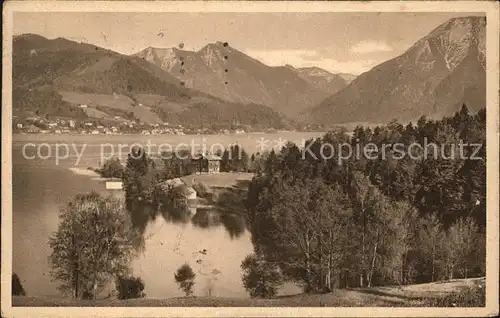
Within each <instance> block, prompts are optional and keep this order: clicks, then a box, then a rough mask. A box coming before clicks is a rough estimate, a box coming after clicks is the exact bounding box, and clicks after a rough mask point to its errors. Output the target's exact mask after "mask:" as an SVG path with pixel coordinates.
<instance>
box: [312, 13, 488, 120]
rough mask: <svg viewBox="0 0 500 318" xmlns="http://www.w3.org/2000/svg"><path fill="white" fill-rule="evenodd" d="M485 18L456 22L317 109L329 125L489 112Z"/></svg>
mask: <svg viewBox="0 0 500 318" xmlns="http://www.w3.org/2000/svg"><path fill="white" fill-rule="evenodd" d="M485 25H486V19H485V18H484V17H465V18H454V19H451V20H449V21H447V22H446V23H444V24H442V25H440V26H439V27H438V28H436V29H435V30H433V31H432V32H431V33H430V34H429V35H427V36H426V37H424V38H422V39H421V40H419V41H418V42H416V43H415V44H414V45H413V46H412V47H411V48H410V49H408V50H407V51H406V52H405V53H403V54H402V55H400V56H398V57H396V58H394V59H392V60H389V61H387V62H384V63H382V64H380V65H378V66H376V67H374V68H373V69H371V70H370V71H368V72H366V73H363V74H361V75H360V76H359V77H357V78H356V79H354V80H353V81H352V82H351V83H350V84H349V85H348V86H347V87H346V88H344V89H343V90H341V91H340V92H338V93H336V94H334V95H333V96H331V97H329V98H327V99H326V100H324V101H323V102H322V103H321V104H320V105H319V106H317V107H316V108H314V109H313V111H312V115H311V118H312V119H313V120H315V121H316V122H320V123H323V124H337V123H348V122H369V123H385V122H387V121H390V120H392V119H395V118H396V119H398V120H400V121H410V120H415V119H417V118H418V117H420V116H421V115H426V116H428V117H434V118H439V117H442V116H445V115H451V114H452V113H453V112H454V111H456V110H458V108H459V107H460V106H461V104H462V103H466V105H467V106H468V107H469V109H472V110H478V109H480V108H483V107H485V102H486V100H485V98H486V97H485V96H486V89H485V87H486V73H485V29H486V28H485Z"/></svg>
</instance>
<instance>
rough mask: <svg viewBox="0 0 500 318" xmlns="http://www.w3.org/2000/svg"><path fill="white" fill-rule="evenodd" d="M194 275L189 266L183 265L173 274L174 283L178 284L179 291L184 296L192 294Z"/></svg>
mask: <svg viewBox="0 0 500 318" xmlns="http://www.w3.org/2000/svg"><path fill="white" fill-rule="evenodd" d="M195 277H196V274H195V273H194V271H193V269H192V268H191V266H189V264H184V265H182V266H181V267H179V268H178V269H177V272H176V273H175V274H174V278H175V281H176V282H177V284H179V289H181V290H182V291H184V293H185V294H186V296H189V295H192V294H193V287H194V284H195V282H194V279H195Z"/></svg>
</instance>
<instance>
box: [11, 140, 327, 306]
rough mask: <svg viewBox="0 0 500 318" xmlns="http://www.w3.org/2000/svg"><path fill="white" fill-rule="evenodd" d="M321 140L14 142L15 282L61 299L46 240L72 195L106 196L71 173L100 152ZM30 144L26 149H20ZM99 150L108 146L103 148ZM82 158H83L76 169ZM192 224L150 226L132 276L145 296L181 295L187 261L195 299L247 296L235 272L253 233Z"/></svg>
mask: <svg viewBox="0 0 500 318" xmlns="http://www.w3.org/2000/svg"><path fill="white" fill-rule="evenodd" d="M320 135H321V133H292V132H282V133H275V134H246V135H223V136H219V135H217V136H215V135H214V136H203V137H202V136H139V135H131V136H126V135H106V136H80V135H70V136H62V135H14V136H13V153H12V155H13V156H12V161H13V171H12V174H13V271H14V272H16V273H17V274H18V275H19V276H20V278H21V280H22V284H23V286H24V288H25V290H26V292H27V293H28V295H33V296H35V295H43V296H49V295H59V292H58V290H57V282H53V281H52V279H51V276H50V268H49V264H48V256H49V255H50V252H51V251H50V249H49V246H48V244H47V242H48V238H49V236H50V235H51V233H52V232H53V231H55V230H56V229H57V225H58V213H59V209H60V208H61V207H62V206H64V205H65V204H66V203H67V202H68V201H69V200H71V198H72V197H74V196H75V195H76V194H78V193H82V192H90V191H92V190H95V191H98V192H100V193H103V194H106V193H110V192H108V191H107V190H106V189H105V186H104V183H103V182H102V181H99V180H96V178H93V177H92V176H88V175H80V174H78V173H74V172H72V170H70V169H71V168H73V169H76V170H74V171H84V169H86V168H87V167H89V166H93V167H96V166H98V165H99V163H100V160H101V158H100V157H101V156H100V154H101V149H103V151H102V153H104V154H105V155H106V156H108V155H110V152H116V151H117V150H116V149H118V145H120V144H121V145H129V146H130V145H132V144H133V143H139V144H141V145H146V144H147V143H148V141H149V142H150V143H154V144H157V145H159V144H164V143H168V144H169V145H177V144H179V143H184V144H188V145H189V144H191V143H192V142H193V141H194V142H195V143H204V144H205V145H207V146H208V147H210V145H212V144H215V143H220V144H222V145H228V144H230V143H235V142H237V143H238V144H240V145H241V146H242V147H243V148H244V149H245V150H246V151H247V152H248V153H254V152H262V151H263V150H265V149H263V147H261V145H262V140H263V141H264V142H266V141H267V145H269V147H273V146H276V145H279V144H280V143H282V142H283V141H284V140H289V141H294V142H298V143H300V142H301V141H302V140H303V139H308V138H311V137H315V136H320ZM203 138H205V140H204V141H203V140H202V139H203ZM280 138H281V139H280ZM63 143H64V144H67V145H68V149H69V153H68V156H67V158H65V159H60V160H59V161H57V160H56V158H55V157H56V156H55V153H56V151H55V149H56V144H63ZM27 144H30V145H29V146H28V147H24V146H25V145H27ZM42 144H43V146H42V147H39V146H41V145H42ZM103 144H108V145H107V146H105V147H103V148H102V146H101V145H103ZM23 147H24V150H25V155H27V156H28V157H32V156H35V157H40V156H39V155H41V156H42V157H47V159H40V158H34V159H26V157H25V156H24V155H23ZM124 149H126V148H123V152H124V153H125V150H124ZM82 150H83V152H82ZM37 151H38V155H37ZM66 153H67V152H66V149H65V148H64V147H62V146H59V154H60V155H61V156H62V157H66V155H65V154H66ZM80 153H81V154H83V155H82V156H81V160H80V161H79V162H78V160H77V159H78V157H79V154H80ZM49 154H50V156H48V155H49ZM114 154H115V155H116V153H114ZM125 154H126V153H125ZM114 193H115V194H116V192H114ZM193 223H195V222H169V221H166V220H165V218H162V217H157V218H156V219H155V220H154V221H151V222H149V223H148V224H147V227H146V230H145V233H144V237H145V250H144V252H142V253H141V254H140V255H139V256H138V257H137V258H136V259H135V260H134V261H133V264H132V268H133V274H134V275H135V276H140V277H141V278H142V279H143V280H144V282H145V285H146V290H145V292H146V294H147V296H148V297H155V298H156V297H158V298H159V297H162V298H165V297H177V296H181V295H182V293H181V292H180V291H179V290H178V288H177V284H176V283H175V281H174V271H175V270H176V269H177V268H178V267H179V266H181V265H182V264H183V263H185V262H187V263H189V264H190V265H191V266H192V267H193V269H194V270H195V272H196V273H197V279H196V285H195V295H206V294H207V290H208V289H211V291H212V292H211V294H212V295H213V296H225V297H248V294H247V292H246V291H245V290H244V288H243V286H242V284H241V268H240V265H241V261H242V260H243V258H244V257H245V256H246V255H248V254H250V253H252V250H253V248H252V244H251V241H250V234H249V233H248V232H246V231H244V232H243V233H239V235H236V236H235V235H234V233H231V231H228V230H227V226H224V225H225V224H222V223H224V222H222V223H221V222H219V223H217V222H215V223H214V224H215V225H213V226H200V224H193ZM203 250H205V251H204V252H203V253H200V251H203ZM209 286H210V287H209ZM295 291H296V288H292V287H291V286H287V287H286V288H285V289H284V290H283V292H284V293H288V292H295Z"/></svg>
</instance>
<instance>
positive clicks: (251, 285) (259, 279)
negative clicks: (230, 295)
mask: <svg viewBox="0 0 500 318" xmlns="http://www.w3.org/2000/svg"><path fill="white" fill-rule="evenodd" d="M241 268H242V269H243V277H242V280H243V286H244V287H245V289H246V290H247V291H248V292H249V293H250V297H252V298H255V297H261V298H270V297H273V296H275V295H276V291H277V289H278V287H279V286H280V285H281V284H283V276H282V274H281V272H280V271H279V269H278V268H277V267H276V266H275V265H274V264H271V263H268V262H266V261H265V260H264V259H262V258H259V257H258V256H256V255H255V254H251V255H248V256H247V257H246V258H245V259H244V260H243V262H242V263H241Z"/></svg>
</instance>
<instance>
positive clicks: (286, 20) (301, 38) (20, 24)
mask: <svg viewBox="0 0 500 318" xmlns="http://www.w3.org/2000/svg"><path fill="white" fill-rule="evenodd" d="M470 15H477V14H473V13H471V14H467V13H453V12H450V13H399V12H398V13H390V12H387V13H376V12H374V13H365V12H363V13H348V12H342V13H338V12H319V13H315V12H309V13H271V12H270V13H267V12H266V13H261V12H257V13H253V12H246V13H217V12H212V13H187V12H161V13H129V12H118V13H116V12H113V13H111V12H104V13H103V12H43V13H41V12H37V13H33V12H16V13H15V14H14V34H15V35H19V34H24V33H35V34H39V35H42V36H44V37H47V38H50V39H53V38H57V37H64V38H67V39H71V40H75V41H79V42H86V43H91V44H95V45H97V46H100V47H104V48H107V49H111V50H114V51H117V52H119V53H122V54H132V53H136V52H139V51H141V50H143V49H144V48H146V47H150V46H151V47H158V48H169V47H178V46H179V44H181V43H182V44H184V49H185V50H199V49H200V48H202V47H203V46H205V45H206V44H208V43H213V42H216V41H222V42H228V43H229V45H230V46H231V47H233V48H235V49H238V50H240V51H242V52H244V53H246V54H248V55H250V56H251V57H253V58H257V59H259V60H260V61H261V62H263V63H265V64H267V65H270V66H278V65H285V64H290V65H293V66H295V67H309V66H317V67H321V68H323V69H325V70H328V71H330V72H333V73H350V74H356V75H358V74H361V73H363V72H366V71H368V70H370V69H371V68H372V67H374V66H376V65H378V64H380V63H382V62H384V61H386V60H389V59H391V58H393V57H396V56H398V55H400V54H402V53H403V52H404V51H406V50H407V49H408V48H410V47H411V46H412V45H413V44H414V43H415V42H416V41H418V40H419V39H420V38H422V37H424V36H425V35H427V34H428V33H429V32H431V31H432V30H433V29H435V28H436V27H438V26H439V25H440V24H442V23H444V22H446V21H447V20H449V19H450V18H453V17H458V16H470Z"/></svg>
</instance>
